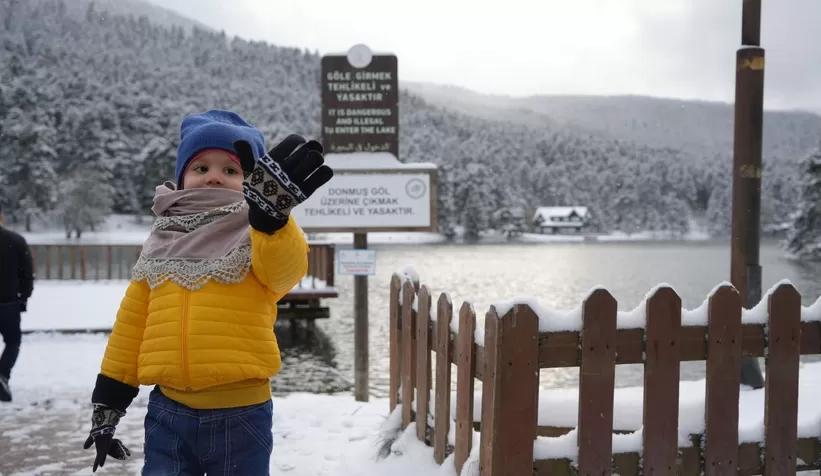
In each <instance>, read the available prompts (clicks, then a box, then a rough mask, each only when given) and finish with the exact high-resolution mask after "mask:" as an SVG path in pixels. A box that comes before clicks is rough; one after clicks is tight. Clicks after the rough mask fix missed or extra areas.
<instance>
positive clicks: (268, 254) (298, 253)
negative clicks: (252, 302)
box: [251, 217, 308, 300]
mask: <svg viewBox="0 0 821 476" xmlns="http://www.w3.org/2000/svg"><path fill="white" fill-rule="evenodd" d="M251 269H252V270H253V273H254V274H255V275H256V277H257V279H259V280H260V281H261V282H262V283H263V284H265V286H266V287H267V288H268V289H270V290H271V292H273V293H274V295H275V296H276V299H277V300H279V298H281V297H282V296H284V295H285V294H287V293H288V291H290V290H291V289H293V287H294V286H296V285H297V283H299V281H300V280H301V279H302V278H303V277H305V274H306V273H307V272H308V242H307V241H306V240H305V234H304V233H302V229H300V228H299V226H297V224H296V221H294V219H293V217H289V218H288V224H287V225H285V226H284V227H283V228H282V229H280V230H278V231H277V232H276V233H274V234H271V235H269V234H267V233H262V232H260V231H257V230H255V229H254V228H251Z"/></svg>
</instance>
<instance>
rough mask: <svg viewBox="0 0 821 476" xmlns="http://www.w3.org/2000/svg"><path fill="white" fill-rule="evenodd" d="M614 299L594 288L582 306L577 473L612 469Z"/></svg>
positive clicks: (605, 471)
mask: <svg viewBox="0 0 821 476" xmlns="http://www.w3.org/2000/svg"><path fill="white" fill-rule="evenodd" d="M616 311H617V307H616V300H615V299H614V298H613V296H612V295H610V293H609V292H607V291H606V290H604V289H597V290H596V291H594V292H593V293H592V294H591V295H590V296H588V298H587V299H586V300H585V301H584V305H583V307H582V342H581V347H582V351H581V354H582V365H581V368H580V370H579V433H578V444H579V474H581V475H593V474H596V475H607V474H611V472H612V468H613V465H612V453H613V438H612V434H613V392H614V387H615V379H616V345H615V344H616V342H615V340H616Z"/></svg>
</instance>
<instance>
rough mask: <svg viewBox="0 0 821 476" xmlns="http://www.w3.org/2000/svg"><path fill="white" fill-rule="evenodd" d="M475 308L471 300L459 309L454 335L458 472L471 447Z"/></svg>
mask: <svg viewBox="0 0 821 476" xmlns="http://www.w3.org/2000/svg"><path fill="white" fill-rule="evenodd" d="M475 335H476V312H475V311H474V310H473V306H471V305H470V303H467V302H466V303H464V304H462V308H461V309H460V310H459V332H458V333H457V335H456V364H457V368H456V441H455V443H456V444H455V447H454V449H453V452H454V455H453V456H454V464H455V465H456V472H457V473H461V472H462V467H463V466H464V464H465V461H467V459H468V456H469V455H470V451H471V450H472V449H473V404H474V389H475V386H476V381H475V380H474V376H475V375H476V344H475V337H474V336H475Z"/></svg>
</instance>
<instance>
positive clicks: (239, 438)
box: [142, 387, 274, 476]
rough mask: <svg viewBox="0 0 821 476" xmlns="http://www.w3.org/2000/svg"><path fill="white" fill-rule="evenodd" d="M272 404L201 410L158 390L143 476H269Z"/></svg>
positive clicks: (148, 423)
mask: <svg viewBox="0 0 821 476" xmlns="http://www.w3.org/2000/svg"><path fill="white" fill-rule="evenodd" d="M272 429H273V403H272V402H271V400H268V401H267V402H264V403H260V404H258V405H251V406H247V407H238V408H226V409H218V410H195V409H193V408H189V407H187V406H185V405H182V404H179V403H177V402H175V401H173V400H171V399H170V398H168V397H166V396H165V395H163V394H162V392H161V391H160V389H159V387H154V389H153V390H152V391H151V395H150V396H149V399H148V412H147V413H146V415H145V463H144V464H143V471H142V475H143V476H203V475H205V474H207V475H208V476H269V475H270V460H271V451H272V450H273V446H274V437H273V434H272Z"/></svg>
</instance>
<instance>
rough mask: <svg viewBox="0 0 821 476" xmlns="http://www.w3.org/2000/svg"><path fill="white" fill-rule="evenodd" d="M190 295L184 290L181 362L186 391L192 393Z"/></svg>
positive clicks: (181, 322) (181, 323) (181, 319)
mask: <svg viewBox="0 0 821 476" xmlns="http://www.w3.org/2000/svg"><path fill="white" fill-rule="evenodd" d="M188 295H189V292H188V290H187V289H183V291H182V316H181V318H180V326H181V327H182V328H181V329H180V353H181V354H182V355H181V359H180V360H181V362H182V383H183V385H184V386H185V390H186V391H188V392H190V391H191V387H190V384H189V376H188Z"/></svg>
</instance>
